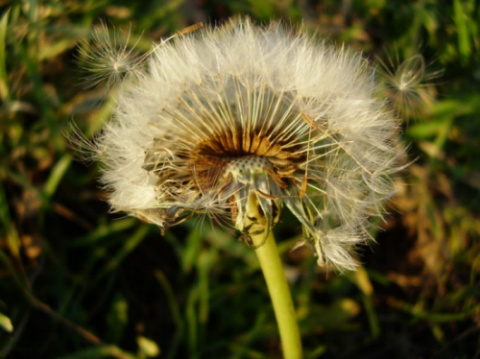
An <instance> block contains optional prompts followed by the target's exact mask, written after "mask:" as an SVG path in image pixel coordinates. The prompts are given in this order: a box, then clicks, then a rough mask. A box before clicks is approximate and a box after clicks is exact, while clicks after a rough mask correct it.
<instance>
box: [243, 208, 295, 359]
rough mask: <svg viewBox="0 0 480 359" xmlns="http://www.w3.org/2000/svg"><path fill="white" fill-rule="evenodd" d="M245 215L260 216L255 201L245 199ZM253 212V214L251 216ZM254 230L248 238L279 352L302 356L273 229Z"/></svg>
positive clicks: (291, 357)
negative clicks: (263, 283) (269, 305)
mask: <svg viewBox="0 0 480 359" xmlns="http://www.w3.org/2000/svg"><path fill="white" fill-rule="evenodd" d="M249 202H250V203H249V206H248V207H249V208H248V212H249V213H248V215H249V216H251V218H252V217H256V218H260V215H259V213H258V206H257V205H256V203H255V202H256V201H249ZM252 212H256V216H252V215H253V214H254V213H252ZM256 233H257V234H254V233H251V234H250V239H251V241H252V244H253V246H254V247H255V248H256V249H255V252H256V254H257V257H258V260H259V262H260V267H261V268H262V272H263V276H264V277H265V281H266V282H267V287H268V292H269V293H270V299H271V300H272V304H273V310H274V312H275V317H276V318H277V325H278V329H279V332H280V338H281V340H282V348H283V356H284V358H285V359H300V358H302V342H301V338H300V331H299V329H298V322H297V317H296V313H295V308H294V306H293V301H292V296H291V294H290V288H289V287H288V282H287V278H286V277H285V271H284V269H283V265H282V261H281V259H280V254H279V252H278V249H277V245H276V243H275V238H274V236H273V231H272V230H271V229H265V230H264V231H261V232H260V233H258V232H256Z"/></svg>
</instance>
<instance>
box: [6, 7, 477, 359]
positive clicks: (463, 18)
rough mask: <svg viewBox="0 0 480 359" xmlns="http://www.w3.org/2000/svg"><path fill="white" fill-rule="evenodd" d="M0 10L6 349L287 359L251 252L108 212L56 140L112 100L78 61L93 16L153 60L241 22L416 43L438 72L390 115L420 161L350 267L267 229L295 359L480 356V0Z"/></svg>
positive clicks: (373, 49)
mask: <svg viewBox="0 0 480 359" xmlns="http://www.w3.org/2000/svg"><path fill="white" fill-rule="evenodd" d="M0 9H1V12H0V14H1V18H0V98H1V100H0V101H1V108H0V160H1V167H0V179H1V184H0V357H7V358H63V359H67V358H69V359H74V358H75V359H76V358H155V357H160V358H259V359H260V358H281V353H280V351H279V347H280V343H279V339H278V335H277V329H276V324H275V318H274V315H273V311H272V308H271V305H270V299H269V297H268V293H267V290H266V287H265V285H264V281H263V277H262V274H261V272H260V271H259V267H258V264H257V261H256V258H255V255H254V253H253V251H252V250H251V249H249V248H248V247H247V246H246V245H245V244H244V243H242V242H240V241H238V240H237V239H236V238H235V236H232V235H231V234H229V233H226V232H224V231H223V230H222V229H218V228H213V227H212V226H211V225H210V224H209V223H208V221H202V220H199V219H197V220H195V219H193V220H190V221H189V222H187V223H185V224H183V225H181V226H179V227H175V228H172V229H171V230H169V231H168V232H167V233H166V234H165V236H163V237H162V236H161V235H160V231H159V229H158V228H157V227H155V226H152V225H146V224H142V223H141V222H140V221H138V220H136V219H133V218H126V217H124V216H122V215H118V214H116V215H113V214H109V213H108V205H107V204H106V203H105V202H104V201H103V200H104V198H105V194H104V193H102V190H101V189H99V187H98V183H97V182H96V178H97V177H98V175H99V168H98V166H97V165H96V164H91V165H89V166H87V165H85V164H83V163H81V162H78V161H74V160H73V159H72V158H73V154H72V152H71V151H70V150H69V149H68V144H67V141H66V139H65V133H68V132H69V131H70V126H71V122H72V121H74V122H75V123H76V124H77V125H78V127H79V128H80V129H81V131H82V132H84V133H86V134H87V135H88V136H93V135H94V134H95V133H96V132H97V131H98V130H99V129H100V128H101V126H102V123H104V121H105V120H106V119H108V116H109V114H110V111H111V103H112V101H110V100H109V98H107V99H105V97H104V96H103V95H104V93H103V92H102V91H101V90H99V89H95V88H88V87H86V86H85V83H84V81H82V80H83V78H84V77H83V74H82V72H81V71H80V69H81V61H82V59H79V60H78V59H77V60H76V57H78V56H77V55H78V49H77V47H76V44H77V43H78V41H79V40H81V39H87V38H88V37H89V36H91V31H90V30H91V28H92V26H93V25H94V24H97V23H98V22H99V21H100V19H104V20H105V21H106V23H107V24H108V25H109V26H112V27H113V26H114V27H115V28H116V29H117V31H118V32H119V33H121V31H122V30H123V31H128V29H129V28H130V29H131V31H132V33H133V34H134V35H135V36H132V39H135V37H136V36H140V35H141V36H142V40H141V41H140V42H139V43H138V44H137V45H136V46H137V48H138V49H139V51H145V50H146V49H148V47H149V46H150V42H151V41H158V40H160V39H161V38H166V37H168V35H170V34H172V33H174V32H176V31H178V30H180V29H182V28H185V27H187V26H189V25H191V24H194V23H198V22H200V21H204V22H207V23H212V22H219V21H222V20H224V19H226V18H228V17H230V16H234V15H237V14H245V15H249V16H250V17H251V18H252V19H254V20H255V21H267V20H270V19H285V20H286V21H287V22H291V23H294V24H299V23H303V24H304V26H305V28H306V29H307V30H308V31H312V32H313V31H318V32H319V34H320V36H322V37H326V38H328V39H330V40H331V41H335V42H345V43H346V44H347V45H348V46H350V47H353V48H355V49H358V50H359V51H362V52H363V53H364V55H365V57H366V58H368V59H371V60H372V61H376V60H375V59H378V58H380V59H382V61H383V62H385V63H386V64H388V63H389V59H391V60H392V61H393V63H394V65H395V64H396V66H398V65H399V63H400V62H401V61H402V59H408V58H409V57H411V56H413V55H414V54H416V53H421V54H423V55H424V57H425V59H426V64H427V66H426V76H425V78H426V80H429V79H430V82H429V83H422V84H418V85H416V86H415V88H414V90H415V91H416V92H415V93H414V94H413V95H412V96H411V97H409V98H407V100H409V99H411V100H412V101H413V102H415V103H413V104H412V107H414V109H413V110H412V111H405V109H403V111H402V109H401V108H400V109H399V110H400V111H401V115H402V116H403V117H404V134H403V140H404V143H405V145H406V146H408V148H409V158H410V161H413V163H412V165H410V166H409V167H408V169H406V170H405V171H404V172H403V173H402V176H401V178H399V179H398V181H397V182H398V187H399V189H400V190H399V193H398V195H397V196H396V197H395V198H394V199H393V200H392V203H391V204H390V212H391V214H390V216H389V217H387V220H386V222H385V223H380V225H381V227H382V230H381V231H379V232H378V233H376V234H375V236H376V238H377V243H372V244H371V245H370V246H369V247H365V248H364V249H363V250H362V253H361V256H360V260H361V262H362V263H363V266H362V267H361V268H360V269H359V270H358V271H357V272H352V273H346V274H343V275H337V274H336V273H334V272H326V271H324V270H322V269H320V268H318V267H317V266H316V265H315V258H314V257H313V256H312V254H311V253H310V252H309V251H303V250H297V251H293V252H290V251H289V249H290V248H291V246H292V244H293V243H294V242H295V240H296V239H298V236H299V235H300V233H301V229H300V228H299V223H298V222H297V221H295V220H293V219H292V218H291V217H290V216H289V214H288V213H285V214H284V216H283V220H282V222H281V223H280V224H279V225H278V226H277V228H276V231H277V238H279V239H281V241H280V249H281V250H282V252H283V257H284V261H285V263H286V266H287V273H288V276H289V278H290V279H291V288H292V294H293V297H294V301H295V304H296V306H297V310H298V316H299V321H300V327H301V332H302V337H303V342H304V346H305V357H306V358H390V359H394V358H448V359H450V358H474V357H479V356H480V281H479V279H480V272H479V270H480V242H479V237H480V236H479V234H480V194H479V193H480V192H479V190H480V61H479V60H480V55H479V54H480V52H479V47H480V29H479V26H480V15H479V12H480V5H479V3H478V2H476V1H474V0H463V1H461V0H454V1H434V0H423V1H421V0H419V1H387V0H367V1H356V0H350V1H347V0H345V1H307V0H298V1H293V0H282V1H273V0H258V1H257V0H247V1H220V0H218V1H214V0H171V1H145V2H137V1H128V0H123V1H122V0H100V1H98V0H86V1H80V0H65V1H57V0H45V1H33V0H32V1H8V0H3V1H0ZM397 58H398V59H399V60H398V61H400V62H398V61H397ZM79 62H80V64H79ZM440 72H441V75H440ZM387 85H388V82H387ZM394 90H395V89H394V88H393V89H390V90H389V88H388V86H387V88H386V92H387V94H388V93H390V94H392V93H393V95H395V92H394ZM389 91H390V92H389ZM417 95H418V96H417ZM417 97H418V99H417V100H418V101H415V99H416V98H417ZM391 98H392V99H394V98H395V97H394V96H393V97H392V96H391ZM394 104H395V103H394ZM400 107H401V106H400ZM409 109H410V108H407V110H409Z"/></svg>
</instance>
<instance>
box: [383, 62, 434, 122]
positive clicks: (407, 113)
mask: <svg viewBox="0 0 480 359" xmlns="http://www.w3.org/2000/svg"><path fill="white" fill-rule="evenodd" d="M378 62H379V64H380V75H381V77H382V80H383V81H384V83H385V86H386V96H387V98H389V99H390V101H391V103H392V106H393V108H394V109H395V110H396V111H397V112H398V113H399V114H400V115H401V116H402V117H403V118H409V117H411V116H412V115H414V114H416V112H417V111H419V109H420V108H421V107H423V106H425V105H426V104H429V103H430V102H431V101H432V99H433V98H434V94H433V89H432V88H431V86H429V85H430V81H432V80H433V79H434V78H436V77H438V76H439V75H440V72H439V71H437V72H431V73H429V72H427V69H426V65H425V60H424V58H423V56H422V55H420V54H416V55H413V56H411V57H410V58H408V59H406V60H405V61H403V62H401V61H400V59H399V55H398V54H397V56H396V58H395V60H393V59H392V58H391V57H389V58H388V62H383V61H382V60H381V59H378Z"/></svg>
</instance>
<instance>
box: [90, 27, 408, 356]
mask: <svg viewBox="0 0 480 359" xmlns="http://www.w3.org/2000/svg"><path fill="white" fill-rule="evenodd" d="M116 48H117V50H115V49H116ZM118 48H119V50H118ZM111 50H112V51H110V52H109V51H103V52H100V57H98V58H95V57H94V55H92V57H91V58H92V59H97V60H102V57H103V59H104V60H105V59H106V60H108V61H105V67H101V66H100V67H99V66H98V64H97V65H96V66H92V67H94V68H96V69H100V70H101V71H104V70H105V74H106V75H108V76H109V80H110V79H112V78H116V79H118V80H120V83H119V85H118V88H117V99H116V108H115V110H114V114H113V116H112V118H111V119H110V120H109V121H108V122H107V123H106V125H105V127H104V128H103V131H102V132H101V134H100V135H99V136H98V137H97V138H96V139H95V141H94V143H93V144H92V146H93V149H94V153H95V158H96V159H98V160H99V161H100V162H101V163H102V164H103V165H104V168H103V173H102V177H101V182H102V184H103V185H104V186H105V188H106V189H107V190H108V193H109V197H108V200H109V203H110V205H111V207H112V209H113V210H114V211H120V212H125V213H128V214H130V215H132V216H135V217H138V218H140V219H141V220H143V221H146V222H149V223H154V224H156V225H158V226H160V227H161V228H162V230H166V229H168V228H169V227H171V226H174V225H176V224H178V223H181V222H183V221H185V220H187V219H189V218H190V217H192V216H196V215H207V216H209V217H210V218H212V221H213V222H219V223H221V224H222V225H227V226H230V227H232V228H235V229H236V230H237V231H238V232H239V235H240V236H241V238H243V239H244V240H245V242H246V243H247V244H248V245H250V246H251V247H252V250H255V251H256V254H257V256H258V258H259V260H260V264H261V267H262V270H263V272H264V275H265V278H266V281H267V285H268V287H269V291H270V294H271V297H272V302H273V306H274V310H275V314H276V318H277V322H278V325H279V330H280V335H281V338H282V344H283V353H284V356H285V358H300V357H301V356H302V354H301V345H300V336H299V333H298V327H297V324H296V318H295V312H294V308H293V305H292V300H291V296H290V293H289V289H288V286H287V284H286V280H285V276H284V272H283V269H282V265H281V262H280V258H279V255H278V251H277V249H276V245H275V240H274V237H273V228H274V227H275V224H276V223H277V221H278V220H279V219H280V218H281V217H282V212H285V211H290V212H291V213H292V214H293V216H294V217H295V218H296V219H297V220H298V222H299V224H301V227H302V228H303V236H302V238H303V239H302V240H301V242H299V243H298V246H303V245H305V246H308V247H309V248H311V249H312V251H313V253H314V255H315V257H316V261H317V263H318V264H319V265H321V266H326V267H329V268H333V269H336V270H339V271H342V270H351V269H354V268H355V266H356V265H357V262H356V260H355V259H354V257H353V256H352V255H353V254H354V250H355V247H356V246H358V245H359V244H362V243H364V242H365V241H366V240H367V239H368V237H369V231H370V229H371V223H372V219H373V218H375V217H381V216H382V206H383V204H384V203H385V201H386V200H387V199H388V198H389V197H390V196H391V195H392V194H393V191H394V189H393V184H392V182H391V175H392V174H393V173H395V172H396V171H398V168H399V166H398V162H399V161H398V159H399V157H400V156H402V151H401V150H399V147H398V140H397V126H398V122H397V121H396V119H395V117H394V116H393V115H392V112H391V111H389V110H388V109H386V108H385V100H384V99H382V98H379V93H380V91H379V87H378V85H377V83H376V82H375V78H374V71H373V70H372V68H371V67H370V65H369V64H368V63H367V62H366V60H365V59H364V58H362V56H361V55H360V54H358V53H355V52H352V51H350V50H348V49H346V48H345V47H337V46H333V45H329V44H326V43H324V42H322V41H320V40H319V39H318V38H315V37H311V36H309V35H307V34H306V33H304V32H302V31H297V30H291V29H289V28H287V27H285V26H283V25H281V24H277V23H275V24H272V25H269V26H265V27H258V26H256V25H253V24H252V23H251V22H250V21H249V20H246V19H240V20H239V19H237V20H233V21H230V22H227V23H226V24H224V25H222V26H219V27H206V28H202V29H199V30H197V31H192V32H189V33H187V34H182V35H181V36H174V37H172V38H171V39H169V40H168V41H163V42H161V43H160V44H158V45H156V46H154V48H153V50H152V51H151V52H150V53H149V54H148V55H147V56H145V57H142V58H138V57H137V58H135V57H133V56H131V57H129V55H131V54H130V53H129V52H128V51H127V49H126V48H122V47H118V46H117V47H116V46H113V45H112V47H111ZM115 51H117V52H115ZM116 55H117V57H118V58H117V59H116V57H115V56H116ZM116 60H118V61H117V62H118V63H117V62H116ZM129 60H130V62H129ZM118 64H120V67H119V66H117V65H118ZM109 71H110V74H109V73H108V72H109ZM119 71H124V72H125V74H124V76H121V74H119V73H118V72H119ZM100 75H102V74H101V73H100V74H99V76H100Z"/></svg>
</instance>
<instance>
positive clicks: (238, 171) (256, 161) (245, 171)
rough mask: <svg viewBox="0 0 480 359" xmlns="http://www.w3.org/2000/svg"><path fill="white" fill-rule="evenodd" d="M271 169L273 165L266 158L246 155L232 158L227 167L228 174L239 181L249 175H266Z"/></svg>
mask: <svg viewBox="0 0 480 359" xmlns="http://www.w3.org/2000/svg"><path fill="white" fill-rule="evenodd" d="M271 167H272V164H271V163H270V161H269V160H268V159H267V158H266V157H262V156H257V155H245V156H241V157H233V158H231V159H230V161H229V162H228V165H227V167H226V173H229V174H231V175H232V176H233V178H235V179H238V178H241V177H244V176H248V175H256V174H261V173H265V170H266V169H269V168H271Z"/></svg>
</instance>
